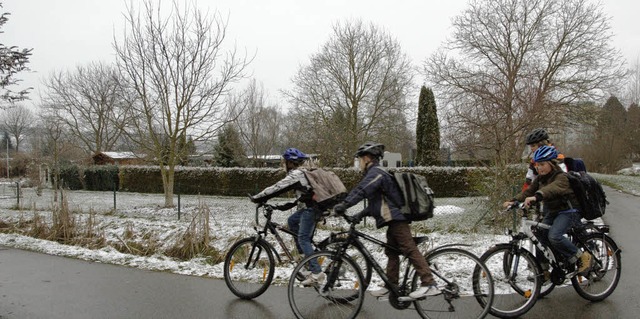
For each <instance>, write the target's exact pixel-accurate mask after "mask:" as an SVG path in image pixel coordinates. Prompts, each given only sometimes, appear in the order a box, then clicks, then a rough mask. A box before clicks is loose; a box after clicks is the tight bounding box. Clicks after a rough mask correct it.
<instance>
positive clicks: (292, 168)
mask: <svg viewBox="0 0 640 319" xmlns="http://www.w3.org/2000/svg"><path fill="white" fill-rule="evenodd" d="M307 159H309V157H308V156H307V155H306V154H305V153H303V152H301V151H300V150H298V149H296V148H289V149H287V150H286V151H284V153H283V154H282V161H283V165H284V167H285V170H286V171H287V175H286V176H285V177H284V178H283V179H281V180H280V181H278V182H277V183H275V184H273V185H271V186H269V187H267V188H265V189H264V190H263V191H261V192H260V193H258V194H256V195H254V196H251V201H253V202H254V203H262V202H266V201H267V200H269V199H271V198H273V197H276V196H278V195H280V194H283V193H285V192H288V191H291V190H294V191H295V193H296V200H295V201H294V202H291V203H287V204H283V205H279V206H276V209H279V210H288V209H291V208H293V207H294V206H300V207H301V208H300V209H299V210H297V211H296V212H295V213H293V214H292V215H291V216H289V218H288V219H287V225H288V226H289V229H290V230H291V231H292V232H294V233H297V234H298V238H297V240H296V248H297V249H298V251H299V252H300V253H301V254H304V255H305V256H309V255H311V254H313V252H314V250H313V246H312V245H311V237H312V235H313V232H314V230H315V227H316V211H315V210H314V209H313V201H312V192H311V191H312V189H311V185H309V181H308V180H307V178H306V176H305V174H304V171H303V170H304V169H303V168H301V167H300V166H301V165H302V164H303V163H304V162H305V161H306V160H307ZM298 204H300V205H298ZM309 264H310V266H311V267H310V268H311V269H309V270H308V271H304V272H303V275H305V276H306V278H305V279H304V280H303V281H302V284H303V285H311V284H313V283H315V282H318V281H322V280H323V276H325V274H324V273H322V272H321V268H320V265H319V264H318V261H317V260H315V259H314V260H312V261H311V262H310V263H309Z"/></svg>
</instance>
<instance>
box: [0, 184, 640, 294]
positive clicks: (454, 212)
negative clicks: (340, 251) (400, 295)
mask: <svg viewBox="0 0 640 319" xmlns="http://www.w3.org/2000/svg"><path fill="white" fill-rule="evenodd" d="M593 175H594V176H595V177H596V178H597V179H598V180H600V181H603V183H605V184H607V185H609V186H612V187H614V188H618V189H623V190H625V191H626V192H629V193H633V194H636V195H640V176H617V175H616V176H613V175H601V174H593ZM12 185H13V183H7V182H4V183H3V182H0V245H4V246H9V247H15V248H20V249H27V250H33V251H39V252H43V253H47V254H52V255H59V256H67V257H73V258H78V259H83V260H88V261H96V262H102V263H111V264H117V265H125V266H130V267H137V268H142V269H149V270H158V271H168V272H173V273H178V274H185V275H192V276H206V277H212V278H222V276H223V270H222V265H223V258H224V254H225V252H226V251H227V249H228V248H229V247H230V246H231V245H232V244H233V243H234V242H235V241H236V240H238V239H239V238H243V237H246V236H249V235H251V234H253V233H254V232H255V230H254V228H253V227H254V225H255V223H256V210H255V205H254V204H252V203H251V202H250V201H249V200H248V199H247V198H243V197H219V196H182V197H181V198H180V200H181V205H180V211H178V208H163V207H161V206H160V205H162V204H163V203H164V198H163V196H162V195H160V194H138V193H126V192H119V193H117V196H116V199H115V201H116V204H115V205H116V208H115V209H114V194H113V193H112V192H87V191H73V192H67V193H65V196H66V200H67V201H68V203H69V210H70V211H72V212H73V213H74V214H73V216H75V218H76V219H77V221H78V222H77V223H76V224H77V225H79V227H82V225H85V224H89V222H88V219H89V218H93V220H92V221H91V224H92V225H93V227H94V228H95V229H96V230H97V232H98V233H99V234H100V235H101V236H103V237H104V239H105V242H106V245H102V247H101V248H96V249H89V248H84V247H80V246H72V245H63V244H60V243H57V242H54V241H49V240H42V239H36V238H32V237H28V236H25V235H20V234H16V233H13V232H11V231H10V228H11V227H12V226H11V225H15V224H16V223H19V222H23V224H24V223H25V222H28V221H30V220H33V219H34V216H38V217H39V218H40V217H41V218H43V219H44V220H47V221H49V222H50V221H51V216H52V214H53V213H52V208H53V207H56V206H57V205H58V203H59V202H54V201H53V198H54V197H53V193H52V192H51V190H44V192H43V194H42V195H41V196H38V195H37V194H36V191H35V189H32V188H24V189H23V190H22V196H21V199H20V209H16V208H17V206H18V205H17V202H16V198H15V196H13V195H12V191H15V189H12V188H11V187H12ZM177 200H178V199H177V198H176V201H175V202H176V204H177ZM282 201H283V202H284V200H282ZM436 205H437V207H436V212H435V217H434V218H433V219H429V220H427V221H424V222H419V223H416V224H414V226H413V229H414V231H416V234H415V235H427V236H429V238H430V243H429V245H430V246H431V247H437V246H441V245H445V244H451V243H460V244H467V245H470V246H468V247H466V248H465V249H468V250H470V251H472V252H473V253H475V254H476V255H478V256H479V255H481V254H482V253H483V252H485V251H486V250H487V249H488V248H489V247H490V246H492V245H494V244H496V243H501V242H506V241H507V240H508V237H506V236H504V235H495V234H488V233H482V231H480V233H477V232H473V231H470V229H474V230H477V229H481V228H476V227H475V225H476V224H478V221H479V220H480V219H482V218H483V217H485V216H484V215H483V212H482V211H481V210H480V209H479V206H478V203H477V200H476V199H436ZM203 206H204V207H206V208H207V210H208V212H209V217H210V223H209V228H210V232H211V237H212V238H211V242H210V245H212V246H213V248H214V249H215V250H217V251H218V252H219V256H217V257H216V256H214V257H212V256H197V257H195V258H192V259H189V260H178V259H175V258H170V257H167V256H166V255H165V254H163V252H165V251H166V250H167V249H169V248H170V247H172V245H175V242H176V241H177V240H178V239H179V238H181V236H183V235H184V234H185V232H186V231H187V229H188V228H189V226H190V224H191V222H192V220H193V219H194V218H195V217H196V216H197V214H198V212H199V211H201V210H202V207H203ZM355 212H357V208H353V209H351V210H350V213H355ZM290 213H291V212H274V216H273V220H274V221H276V222H278V223H281V224H286V219H287V217H288V216H289V214H290ZM259 216H260V215H259ZM344 227H346V222H345V221H344V220H342V219H340V218H335V217H331V218H328V219H327V222H326V224H321V225H320V226H319V227H318V230H317V232H316V235H315V236H316V237H315V238H316V239H317V240H320V239H322V238H325V237H327V236H329V234H330V233H331V232H332V231H336V230H340V229H343V228H344ZM359 227H362V228H363V229H364V231H365V232H367V233H369V234H371V235H372V236H374V237H376V238H379V239H381V240H384V236H385V234H384V231H385V229H386V228H383V229H379V230H378V229H375V227H374V226H373V220H370V219H368V220H366V222H365V223H364V224H361V226H359ZM434 230H435V231H434ZM427 231H429V233H424V232H427ZM123 238H127V240H129V241H132V242H134V241H139V242H142V241H153V242H155V243H156V244H157V246H158V247H156V249H155V252H156V253H154V254H152V255H150V256H138V255H134V254H127V253H122V252H121V251H122V249H120V250H118V249H116V248H115V247H117V245H118V244H119V243H121V242H122V241H123ZM285 240H287V243H288V247H289V248H291V249H293V247H294V245H293V241H292V240H291V239H290V238H286V236H285ZM274 244H275V243H274ZM276 247H277V244H276ZM368 248H369V249H370V250H371V252H372V253H373V254H374V257H376V260H378V261H380V263H381V264H382V265H384V264H386V257H385V256H384V253H383V251H382V249H381V248H380V247H377V246H375V245H369V246H368ZM294 266H295V265H294V264H292V263H285V264H282V265H278V269H277V272H276V278H275V279H274V282H275V283H282V282H285V281H286V280H287V279H288V276H289V274H290V273H291V271H292V270H293V267H294ZM373 280H374V282H373V284H372V285H371V286H372V287H374V286H376V284H379V283H380V280H379V278H377V277H375V276H374V279H373Z"/></svg>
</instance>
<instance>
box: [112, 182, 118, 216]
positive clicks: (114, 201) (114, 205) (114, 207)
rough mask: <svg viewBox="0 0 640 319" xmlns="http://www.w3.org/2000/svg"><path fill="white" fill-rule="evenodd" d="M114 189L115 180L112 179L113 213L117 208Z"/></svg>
mask: <svg viewBox="0 0 640 319" xmlns="http://www.w3.org/2000/svg"><path fill="white" fill-rule="evenodd" d="M116 189H117V185H116V181H113V212H114V213H115V212H116V210H117V206H116Z"/></svg>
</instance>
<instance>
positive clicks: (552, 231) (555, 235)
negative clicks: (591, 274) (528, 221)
mask: <svg viewBox="0 0 640 319" xmlns="http://www.w3.org/2000/svg"><path fill="white" fill-rule="evenodd" d="M580 218H581V217H580V213H579V212H578V211H576V210H575V209H571V210H565V211H561V212H556V213H547V214H546V215H545V216H544V219H543V220H542V223H543V224H547V225H551V228H549V230H546V229H545V230H543V233H542V236H540V238H539V239H540V241H541V242H542V243H543V244H545V245H547V246H550V247H552V248H553V249H554V250H555V251H557V252H559V253H560V254H561V255H562V257H563V258H564V259H565V260H566V261H568V262H569V263H574V262H576V258H577V257H575V256H576V255H577V253H578V247H576V246H575V245H574V244H573V243H572V242H571V241H570V240H569V238H567V237H565V236H564V235H565V234H566V233H567V232H568V231H569V229H570V228H571V227H574V226H576V225H578V224H579V223H580Z"/></svg>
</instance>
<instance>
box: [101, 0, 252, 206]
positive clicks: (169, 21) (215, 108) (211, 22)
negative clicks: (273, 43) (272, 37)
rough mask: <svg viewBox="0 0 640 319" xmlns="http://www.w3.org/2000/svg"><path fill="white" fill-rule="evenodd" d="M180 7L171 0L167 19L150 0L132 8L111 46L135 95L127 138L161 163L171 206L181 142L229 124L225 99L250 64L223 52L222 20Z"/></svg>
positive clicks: (190, 6)
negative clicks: (120, 37)
mask: <svg viewBox="0 0 640 319" xmlns="http://www.w3.org/2000/svg"><path fill="white" fill-rule="evenodd" d="M180 3H181V2H179V1H177V0H175V1H173V5H172V10H171V12H169V13H168V14H165V12H161V8H159V7H158V8H156V7H154V5H153V4H152V1H144V5H143V7H144V9H143V11H142V12H137V11H136V10H135V9H134V8H133V5H132V6H130V7H129V9H128V13H127V15H126V17H125V18H126V25H127V31H126V32H125V35H124V37H123V40H122V42H120V43H118V42H117V41H116V42H115V44H114V47H115V49H116V55H117V58H118V66H119V68H120V71H121V72H122V74H123V75H124V77H125V78H126V79H127V82H128V85H129V86H130V87H132V88H133V89H134V90H135V92H136V94H137V103H134V104H133V106H132V108H131V116H130V118H131V119H133V124H132V125H131V126H130V127H129V130H128V135H129V136H130V138H131V139H132V140H133V141H134V142H135V143H136V144H137V145H138V146H139V147H141V149H143V150H144V151H145V152H148V153H147V154H148V155H149V156H152V157H154V158H156V159H162V160H161V161H160V163H159V164H160V171H161V173H162V183H163V188H164V195H165V205H166V206H173V187H174V171H175V167H176V165H177V164H178V161H179V159H180V158H182V155H183V154H180V151H181V150H184V149H185V148H181V147H180V146H179V144H180V140H183V139H184V138H185V137H187V136H188V137H191V138H192V140H193V141H194V142H199V141H203V140H205V139H210V138H211V137H212V136H213V135H214V134H215V133H216V132H217V131H218V130H219V129H220V128H221V127H222V126H223V125H224V124H225V123H227V122H229V121H231V120H233V119H232V118H230V116H229V114H232V112H230V111H229V110H228V108H227V107H226V106H227V104H225V101H224V98H225V97H226V95H227V94H228V90H229V88H230V84H232V83H234V82H235V81H238V80H240V79H242V78H244V71H245V69H246V67H247V65H248V63H249V62H250V61H249V60H248V59H247V57H246V56H244V57H240V56H238V55H237V53H236V51H235V50H232V51H227V52H225V51H224V47H223V41H224V40H225V38H226V28H227V21H226V20H223V19H221V17H220V16H219V15H217V14H216V15H214V16H213V17H211V16H209V15H208V14H204V13H202V12H201V11H200V10H198V9H197V8H195V6H194V5H193V4H192V3H191V2H188V3H186V4H184V6H181V4H180ZM163 141H168V143H166V144H164V143H163Z"/></svg>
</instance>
